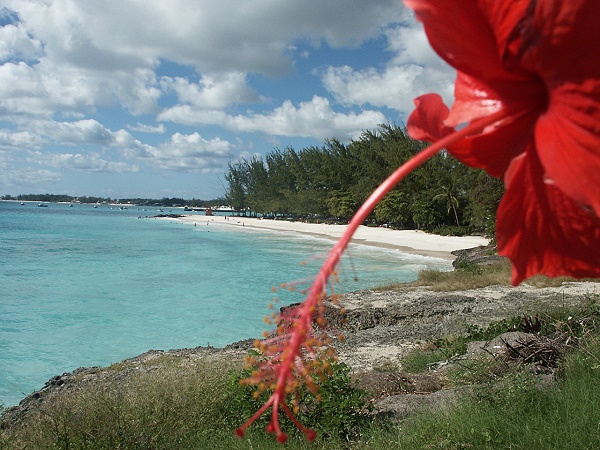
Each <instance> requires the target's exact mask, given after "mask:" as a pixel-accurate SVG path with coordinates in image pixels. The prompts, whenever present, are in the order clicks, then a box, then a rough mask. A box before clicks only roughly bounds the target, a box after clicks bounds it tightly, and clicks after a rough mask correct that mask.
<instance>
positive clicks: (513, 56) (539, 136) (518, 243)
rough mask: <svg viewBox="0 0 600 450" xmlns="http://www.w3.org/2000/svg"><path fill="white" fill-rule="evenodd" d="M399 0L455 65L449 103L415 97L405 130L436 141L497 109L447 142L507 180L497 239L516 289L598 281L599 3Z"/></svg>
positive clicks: (461, 157)
mask: <svg viewBox="0 0 600 450" xmlns="http://www.w3.org/2000/svg"><path fill="white" fill-rule="evenodd" d="M404 3H405V4H406V5H407V6H408V7H410V8H412V9H414V11H415V13H416V15H417V18H418V19H419V20H420V21H421V22H423V24H424V26H425V31H426V33H427V37H428V38H429V42H430V43H431V45H432V47H433V48H434V49H435V50H436V52H437V53H438V54H439V55H440V56H441V57H442V58H444V59H445V60H446V61H447V62H448V63H449V64H451V65H452V66H453V67H455V68H456V69H457V71H458V72H457V79H456V85H455V99H456V100H455V103H454V104H453V105H452V109H451V110H449V109H448V108H447V107H446V106H445V105H443V103H442V100H441V98H440V97H439V96H437V95H435V94H428V95H425V96H422V97H420V98H418V99H417V100H416V101H415V103H416V105H417V109H416V111H414V112H413V114H412V115H411V116H410V118H409V120H408V124H407V128H408V132H409V134H410V135H411V136H412V137H413V138H416V139H424V140H430V141H436V140H437V139H439V138H441V137H442V136H447V137H450V135H451V133H453V132H454V129H455V128H456V127H457V126H458V125H460V124H465V123H471V122H473V121H474V120H475V119H479V120H485V119H486V118H488V117H489V116H490V115H491V114H499V115H500V117H499V118H498V119H497V120H495V121H494V122H491V123H488V126H486V127H485V128H484V129H483V130H481V132H478V133H475V134H472V135H470V136H469V137H467V138H463V139H461V140H455V141H454V142H451V143H450V144H449V145H447V149H448V151H449V152H450V153H451V154H452V155H453V156H455V157H456V158H458V159H459V160H461V161H462V162H464V163H465V164H468V165H470V166H474V167H479V168H483V169H485V170H486V171H487V172H488V173H490V174H491V175H493V176H497V177H503V178H504V181H505V184H506V193H505V195H504V198H503V199H502V202H501V204H500V207H499V209H498V214H497V225H496V234H497V242H498V249H499V253H500V254H502V255H505V256H508V257H509V258H510V259H511V261H512V263H513V279H512V281H513V284H518V283H520V282H521V281H523V280H524V279H525V278H527V277H530V276H532V275H535V274H538V273H542V274H545V275H548V276H551V277H554V276H558V275H569V276H574V277H578V278H582V277H598V276H600V220H599V217H600V50H599V49H600V34H599V33H598V32H597V31H596V29H597V21H598V20H599V19H600V2H598V1H597V0H569V1H559V0H537V1H536V0H529V1H517V0H506V1H502V0H463V1H461V2H460V5H459V4H458V3H457V2H456V1H453V0H404Z"/></svg>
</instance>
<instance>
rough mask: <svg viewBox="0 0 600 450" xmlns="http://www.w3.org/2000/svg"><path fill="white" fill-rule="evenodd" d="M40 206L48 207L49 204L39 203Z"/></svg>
mask: <svg viewBox="0 0 600 450" xmlns="http://www.w3.org/2000/svg"><path fill="white" fill-rule="evenodd" d="M38 207H39V208H47V207H48V205H47V204H46V203H38Z"/></svg>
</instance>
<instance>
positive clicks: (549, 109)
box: [236, 0, 600, 442]
mask: <svg viewBox="0 0 600 450" xmlns="http://www.w3.org/2000/svg"><path fill="white" fill-rule="evenodd" d="M404 3H405V4H406V5H407V6H409V7H411V8H412V9H414V10H415V12H416V14H417V18H418V19H419V20H420V21H422V22H423V23H424V24H425V31H426V32H427V36H428V38H429V41H430V43H431V45H432V46H433V48H434V49H435V50H436V51H437V52H438V53H439V54H440V55H441V56H442V57H443V58H444V59H445V60H446V61H447V62H448V63H450V64H451V65H452V66H454V67H455V68H456V69H457V70H458V75H457V79H456V85H455V98H456V101H455V103H454V105H452V110H450V109H449V108H448V107H447V106H445V105H444V104H443V102H442V99H441V97H440V96H439V95H436V94H427V95H424V96H422V97H419V98H418V99H416V100H415V103H416V105H417V109H416V110H415V111H414V112H413V114H412V115H411V116H410V118H409V120H408V124H407V128H408V131H409V133H410V134H411V136H412V137H413V138H416V139H423V140H430V141H434V144H433V145H431V146H429V147H428V148H426V149H425V150H423V151H422V152H421V153H419V154H417V155H416V156H415V157H413V158H411V159H410V160H409V161H407V162H406V163H405V164H403V165H402V166H401V167H400V168H398V169H397V170H396V171H395V172H394V173H393V174H392V175H390V177H389V178H388V179H387V180H385V181H384V182H383V183H382V185H381V186H379V187H378V188H377V189H376V190H375V191H374V192H373V194H371V196H370V197H369V198H368V199H367V201H366V202H365V203H364V204H363V205H362V206H361V207H360V209H359V210H358V211H357V213H356V214H355V215H354V217H353V218H352V220H351V221H350V223H349V225H348V228H347V229H346V231H345V232H344V234H343V236H342V237H341V238H340V239H339V241H338V242H337V243H336V244H335V246H334V247H333V249H332V251H331V253H330V254H329V256H328V258H327V260H326V261H325V263H324V264H323V266H322V267H321V270H320V271H319V274H318V275H317V277H316V278H315V280H314V283H313V285H312V287H311V288H310V289H309V290H308V291H307V297H306V299H305V300H304V302H303V303H302V304H301V305H300V306H298V307H296V308H295V309H293V310H290V311H288V312H287V313H286V314H285V315H283V316H281V317H279V319H278V330H277V333H276V334H275V335H274V337H271V338H269V339H267V340H265V341H263V342H262V343H258V344H257V347H259V349H260V350H261V351H262V353H263V358H262V359H260V360H255V359H251V361H250V363H251V365H253V366H256V367H257V369H256V370H255V371H254V372H253V374H252V376H251V377H250V378H249V379H248V380H246V383H247V384H252V385H258V386H259V389H261V386H262V389H271V391H272V394H271V396H270V397H269V399H268V400H267V401H266V402H265V404H264V405H263V406H262V407H261V408H260V409H259V410H258V411H257V412H256V413H255V414H254V415H253V416H252V417H251V418H250V419H249V420H248V421H247V422H246V423H245V424H244V425H242V426H241V427H240V428H238V429H237V430H236V432H237V434H238V436H243V435H244V433H245V430H246V429H247V428H248V427H249V426H250V425H251V424H252V423H253V422H254V421H256V419H257V418H258V417H259V416H261V415H262V414H264V413H266V412H267V411H268V410H270V411H271V420H270V422H269V425H268V426H267V431H268V432H271V433H274V434H276V435H277V440H278V441H279V442H285V441H286V439H287V435H286V434H285V433H283V432H282V431H281V429H280V426H279V412H280V411H283V412H284V414H286V415H287V416H288V417H289V418H290V420H291V421H292V422H293V423H294V424H295V425H296V426H297V427H298V428H299V429H300V430H301V431H303V432H304V433H305V434H306V436H307V438H308V439H309V440H313V439H314V438H315V436H316V433H315V431H314V430H312V429H307V428H305V427H304V426H302V424H300V423H299V422H298V420H297V419H296V417H295V416H294V411H293V410H292V409H293V408H292V409H290V407H289V406H288V404H287V403H286V397H287V396H289V395H290V394H291V393H293V392H294V390H295V389H297V387H298V385H299V384H301V383H308V385H309V386H308V387H309V389H311V390H313V389H314V388H315V386H312V384H311V383H312V382H311V378H310V375H311V373H313V370H314V367H320V366H319V365H318V364H316V363H318V361H316V360H317V359H318V353H319V351H320V348H321V346H322V344H323V341H322V339H321V338H320V337H319V336H318V335H317V334H316V333H315V330H314V329H313V326H312V324H313V322H314V321H315V320H316V321H317V322H318V323H319V325H320V328H322V327H323V326H324V323H323V320H324V318H323V315H322V311H323V309H322V303H323V300H324V299H325V298H326V297H327V295H331V292H329V293H328V292H327V283H328V279H329V277H330V276H331V274H332V273H333V272H334V270H335V267H336V265H337V263H338V262H339V259H340V257H341V255H342V253H343V251H344V249H345V248H346V246H347V245H348V243H349V242H350V239H351V238H352V235H353V234H354V232H355V231H356V229H357V228H358V227H359V226H360V225H361V224H362V223H363V222H364V221H365V219H366V218H367V216H368V215H369V214H370V213H371V212H372V211H373V209H374V208H375V205H377V203H378V202H379V201H380V200H381V199H382V198H383V197H384V196H385V195H386V194H387V193H388V192H389V191H390V190H391V189H393V188H394V186H395V185H396V184H398V183H399V182H400V181H401V180H402V179H403V178H404V177H405V176H406V175H408V174H409V173H410V172H411V171H413V170H414V169H416V168H417V167H419V166H420V165H421V164H423V163H424V162H425V161H427V160H428V159H429V158H430V157H432V156H433V155H435V154H436V153H437V152H439V151H440V150H441V149H443V148H446V149H448V151H449V152H450V153H451V154H453V155H454V156H456V157H457V158H458V159H460V160H461V161H463V162H464V163H465V164H468V165H470V166H474V167H479V168H483V169H485V170H487V171H488V172H489V173H490V174H492V175H494V176H497V177H503V178H504V181H505V184H506V193H505V195H504V198H503V199H502V202H501V204H500V207H499V209H498V214H497V229H496V235H497V236H496V237H497V242H498V248H499V250H500V253H501V254H503V255H506V256H508V257H509V258H510V259H511V260H512V263H513V280H512V281H513V283H515V284H518V283H519V282H521V281H522V280H524V279H525V278H527V277H529V276H532V275H534V274H537V273H543V274H546V275H548V276H558V275H571V276H575V277H586V276H589V277H598V276H600V219H599V217H600V54H599V49H600V33H598V32H597V31H596V22H597V21H598V19H600V0H562V1H561V0H528V1H525V0H460V1H457V0H404ZM459 125H461V126H460V127H458V126H459ZM457 127H458V128H457ZM292 405H293V400H292Z"/></svg>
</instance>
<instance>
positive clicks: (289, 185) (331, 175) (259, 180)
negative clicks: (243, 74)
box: [225, 125, 503, 235]
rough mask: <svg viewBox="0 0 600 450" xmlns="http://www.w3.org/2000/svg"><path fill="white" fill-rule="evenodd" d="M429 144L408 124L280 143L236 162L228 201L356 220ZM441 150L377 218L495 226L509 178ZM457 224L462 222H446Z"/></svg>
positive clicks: (412, 224) (273, 211)
mask: <svg viewBox="0 0 600 450" xmlns="http://www.w3.org/2000/svg"><path fill="white" fill-rule="evenodd" d="M424 147H425V144H424V143H423V142H419V141H415V140H413V139H411V138H410V137H409V136H408V135H407V134H406V132H405V130H403V129H401V128H399V127H397V126H391V125H383V126H381V127H380V128H379V129H378V130H377V131H365V132H363V134H362V135H361V136H360V138H359V139H357V140H353V141H351V142H350V143H349V144H347V145H346V144H342V143H341V142H339V141H337V140H335V139H332V140H327V141H326V142H325V144H324V145H323V146H322V147H320V148H318V147H309V148H305V149H302V150H300V151H296V150H294V149H293V148H286V149H285V150H279V149H275V150H274V151H272V152H270V153H267V154H266V156H265V158H264V161H263V160H262V159H260V158H257V157H254V158H252V159H251V160H244V159H243V160H241V161H239V162H237V163H234V164H229V172H228V173H227V174H226V175H225V179H226V181H227V182H228V183H229V187H228V189H227V201H228V203H229V204H230V205H232V206H233V207H234V208H236V209H237V210H239V211H244V212H246V211H248V210H251V211H254V212H255V213H260V214H263V215H265V216H267V217H269V216H274V215H290V216H293V217H312V218H316V217H318V218H320V219H332V218H335V219H343V220H348V219H350V217H351V216H352V215H353V213H354V212H355V211H356V209H357V208H358V206H359V205H360V204H362V202H364V201H365V199H366V198H367V197H368V195H370V194H371V192H372V191H373V190H374V189H375V188H376V187H377V186H379V184H381V183H382V182H383V181H384V180H385V179H386V178H387V177H388V176H389V175H390V174H391V173H392V172H393V171H394V170H395V169H397V168H398V167H399V166H400V165H401V164H402V163H404V162H406V161H407V160H408V159H410V158H411V157H412V156H414V155H415V154H416V153H418V152H419V151H420V150H422V149H423V148H424ZM490 180H491V179H490V177H489V176H488V175H487V174H486V173H485V172H483V171H480V170H475V169H471V168H468V167H466V166H464V165H462V164H460V163H459V162H458V161H457V160H455V159H454V158H452V157H451V156H449V155H448V154H446V153H441V154H439V155H437V156H435V157H433V158H432V159H431V160H430V161H428V162H427V163H425V164H424V165H423V166H422V167H421V168H419V169H417V170H415V171H414V172H413V173H411V174H410V175H408V176H407V177H406V178H405V179H404V180H403V181H402V183H400V185H399V186H397V187H396V188H395V189H394V190H393V191H392V192H390V193H389V194H388V196H387V197H386V198H384V199H383V200H382V202H381V203H380V204H379V205H378V206H377V208H376V210H375V211H374V214H373V215H372V216H371V217H370V218H369V221H370V222H371V221H375V222H376V224H378V225H381V224H384V223H385V224H390V225H392V226H394V227H402V228H408V229H413V228H419V229H424V230H427V231H431V230H434V229H437V227H442V228H439V229H440V230H442V231H445V232H446V233H450V234H458V235H462V234H464V233H465V232H470V231H473V230H478V231H486V232H493V227H492V228H491V227H490V224H493V223H494V219H495V211H496V207H497V204H498V202H499V200H500V197H501V196H502V192H503V191H502V189H501V187H502V185H501V183H500V184H499V185H498V184H496V183H495V182H494V181H490ZM444 227H455V228H444Z"/></svg>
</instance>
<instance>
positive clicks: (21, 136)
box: [0, 130, 43, 150]
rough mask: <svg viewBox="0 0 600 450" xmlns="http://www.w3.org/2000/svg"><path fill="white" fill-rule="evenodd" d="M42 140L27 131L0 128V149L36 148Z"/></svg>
mask: <svg viewBox="0 0 600 450" xmlns="http://www.w3.org/2000/svg"><path fill="white" fill-rule="evenodd" d="M42 143H43V140H42V139H41V138H40V137H39V136H36V135H34V134H32V133H30V132H29V131H17V132H10V131H5V130H0V150H21V149H28V148H36V147H39V146H40V145H42Z"/></svg>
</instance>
